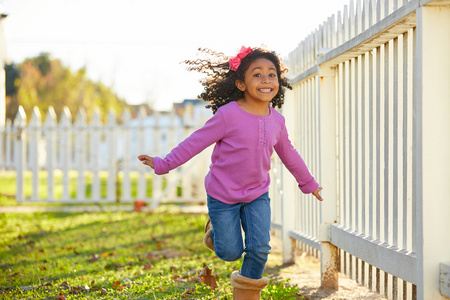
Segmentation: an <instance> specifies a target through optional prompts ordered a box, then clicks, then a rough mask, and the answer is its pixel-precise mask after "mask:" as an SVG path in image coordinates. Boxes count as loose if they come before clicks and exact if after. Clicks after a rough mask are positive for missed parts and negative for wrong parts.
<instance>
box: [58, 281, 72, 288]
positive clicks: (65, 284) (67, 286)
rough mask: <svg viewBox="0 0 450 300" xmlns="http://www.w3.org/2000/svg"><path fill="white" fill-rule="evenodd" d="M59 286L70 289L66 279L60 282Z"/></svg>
mask: <svg viewBox="0 0 450 300" xmlns="http://www.w3.org/2000/svg"><path fill="white" fill-rule="evenodd" d="M59 287H60V288H63V289H70V286H69V283H68V282H67V281H64V282H61V284H60V285H59Z"/></svg>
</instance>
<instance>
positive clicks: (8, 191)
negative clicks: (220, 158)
mask: <svg viewBox="0 0 450 300" xmlns="http://www.w3.org/2000/svg"><path fill="white" fill-rule="evenodd" d="M53 175H54V185H53V189H52V192H53V195H54V198H55V199H60V198H61V197H62V194H63V184H62V180H63V174H62V173H61V172H60V171H58V170H57V171H55V172H54V174H53ZM83 175H84V178H85V182H86V187H85V189H84V190H85V197H86V198H87V199H90V198H91V196H92V182H93V173H92V172H85V173H84V174H83ZM138 176H139V174H138V173H137V172H131V173H130V181H131V197H132V198H133V199H135V198H136V197H137V181H138ZM24 177H25V178H24V194H25V198H30V197H31V194H32V173H31V172H29V171H27V172H25V176H24ZM123 177H124V174H123V172H119V173H118V176H117V197H118V198H119V199H120V198H121V197H122V182H123ZM77 178H78V172H77V171H70V172H69V195H70V198H71V199H72V200H75V199H76V193H77ZM99 178H100V196H101V197H102V198H105V197H106V196H107V181H108V172H105V171H102V172H99ZM47 179H48V174H47V171H40V172H39V188H38V189H39V199H46V198H47V197H48V189H47ZM146 184H147V197H149V198H150V197H151V196H152V176H151V175H149V174H148V175H146ZM166 185H167V182H166V180H163V181H162V186H163V188H164V187H165V186H166ZM181 192H182V191H181V188H180V187H179V188H178V190H177V193H178V195H179V196H180V195H181ZM15 194H16V173H15V172H14V171H1V172H0V205H1V206H14V205H17V202H16V201H15V199H14V196H15ZM88 201H89V200H88ZM26 202H27V200H25V201H24V202H22V203H21V204H30V203H26ZM121 203H123V202H121ZM31 204H33V205H36V202H33V203H31ZM40 204H44V205H59V203H58V201H57V200H56V202H55V203H52V204H50V203H44V202H41V203H40ZM105 204H106V203H105ZM64 205H67V204H64Z"/></svg>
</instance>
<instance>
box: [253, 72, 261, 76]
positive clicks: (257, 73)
mask: <svg viewBox="0 0 450 300" xmlns="http://www.w3.org/2000/svg"><path fill="white" fill-rule="evenodd" d="M253 77H261V74H259V73H257V74H254V75H253Z"/></svg>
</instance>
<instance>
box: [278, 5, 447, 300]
mask: <svg viewBox="0 0 450 300" xmlns="http://www.w3.org/2000/svg"><path fill="white" fill-rule="evenodd" d="M448 49H450V2H449V1H443V0H441V1H438V0H435V1H419V0H416V1H414V0H410V1H394V0H378V1H376V0H365V1H356V7H355V5H354V2H353V1H351V2H350V5H349V6H348V7H347V6H346V7H345V8H344V12H343V14H342V13H340V12H339V13H338V15H337V18H336V17H335V16H333V17H331V18H329V20H327V22H325V23H323V24H322V25H321V26H320V27H319V29H318V30H316V31H315V32H313V33H312V34H311V35H310V36H308V37H307V38H306V39H305V40H304V41H302V42H301V43H300V44H299V46H298V48H297V49H296V50H294V51H293V52H292V53H291V54H290V56H289V59H288V65H289V68H290V73H291V76H292V78H291V83H292V84H293V91H292V92H290V93H289V94H288V99H287V100H286V106H285V107H283V114H284V115H285V116H286V118H287V123H288V124H287V125H288V128H289V132H290V135H291V138H292V140H293V141H294V143H295V145H296V147H297V149H299V151H300V153H301V154H302V156H303V158H304V159H305V161H306V163H307V164H308V166H309V167H310V169H311V170H312V172H313V173H314V174H315V176H316V178H317V179H318V181H319V182H320V183H321V184H322V186H323V187H324V191H323V197H324V198H325V201H324V202H323V203H319V202H317V201H315V200H314V199H313V197H311V196H310V195H306V196H305V195H302V194H301V193H300V192H299V190H298V188H297V186H296V184H295V182H294V180H293V178H292V176H291V175H290V174H289V172H287V171H286V170H285V169H284V168H282V167H281V165H280V163H279V162H275V163H274V167H275V168H274V172H273V177H274V179H275V180H274V182H277V184H275V185H273V186H272V190H273V192H272V198H273V204H272V205H273V227H274V228H275V229H279V230H281V232H282V238H283V248H284V249H283V255H284V260H285V261H286V262H288V261H292V260H293V259H294V258H295V255H294V254H293V253H292V243H295V244H296V245H297V246H299V247H301V248H302V249H304V250H307V251H309V252H310V253H312V254H314V255H320V257H321V263H322V285H323V286H324V287H332V288H337V286H338V271H340V272H343V273H345V274H347V275H349V276H351V277H352V278H353V279H354V280H356V281H358V282H359V283H361V284H362V285H365V286H367V287H369V288H370V289H372V290H374V291H377V292H378V293H380V294H382V295H384V296H385V297H387V298H389V299H416V298H418V299H433V300H434V299H444V295H447V296H450V295H449V293H450V292H449V287H450V285H449V284H450V279H449V278H450V276H449V275H448V272H446V271H445V269H446V268H447V269H448V265H449V262H450V230H448V229H449V228H450V219H449V216H450V199H449V197H450V196H449V195H450V184H449V180H450V171H449V169H450V168H449V167H450V121H449V120H450V118H449V113H450V56H449V55H448Z"/></svg>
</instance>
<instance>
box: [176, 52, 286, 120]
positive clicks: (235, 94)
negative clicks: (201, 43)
mask: <svg viewBox="0 0 450 300" xmlns="http://www.w3.org/2000/svg"><path fill="white" fill-rule="evenodd" d="M198 50H199V51H200V52H203V53H205V54H207V55H210V56H212V57H213V58H214V59H197V60H185V61H184V63H185V64H187V65H188V67H187V69H188V70H189V71H197V72H200V73H204V74H206V78H204V79H202V80H200V82H201V84H202V85H203V86H204V92H203V93H201V94H200V95H198V97H197V98H198V99H202V100H204V101H206V102H209V104H208V105H206V107H207V108H211V109H212V111H213V113H216V111H217V109H218V108H219V107H221V106H222V105H225V104H227V103H229V102H231V101H236V100H238V99H241V98H243V97H244V92H242V91H241V90H239V89H238V88H237V87H236V85H235V82H236V80H241V81H243V80H244V74H245V72H246V71H247V69H248V67H249V66H250V64H251V63H252V62H253V61H255V60H256V59H258V58H266V59H268V60H270V61H271V62H272V63H273V64H274V65H275V68H276V71H277V76H278V80H279V84H280V87H279V89H278V93H277V94H276V96H275V97H274V98H273V99H272V100H271V101H270V104H271V105H272V107H274V108H275V107H278V108H281V106H282V105H283V103H284V92H285V89H286V88H288V89H292V87H291V85H290V84H289V82H288V79H287V78H286V77H285V76H284V74H285V73H286V72H287V71H288V69H287V68H286V67H285V66H284V65H283V63H282V62H281V60H280V58H279V57H278V55H277V54H276V53H275V52H273V51H269V50H266V49H263V48H252V52H251V53H249V54H248V55H247V56H246V57H244V58H243V59H242V61H241V64H240V65H239V67H238V69H237V70H236V71H233V70H231V69H230V65H229V63H228V57H226V56H225V55H224V54H223V53H221V52H215V51H213V50H210V49H203V48H200V49H198Z"/></svg>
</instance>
